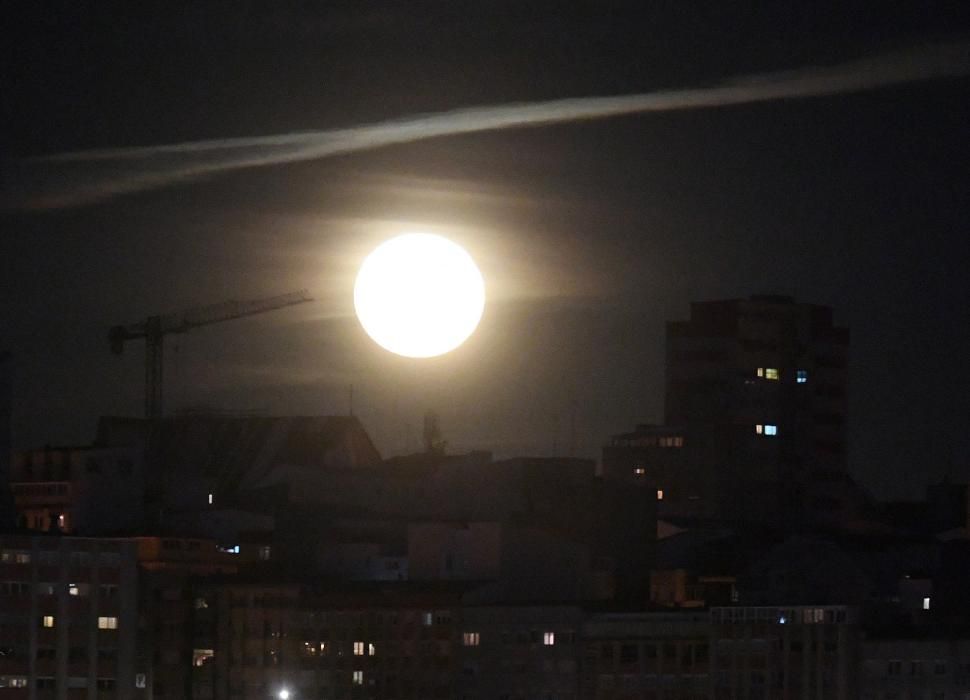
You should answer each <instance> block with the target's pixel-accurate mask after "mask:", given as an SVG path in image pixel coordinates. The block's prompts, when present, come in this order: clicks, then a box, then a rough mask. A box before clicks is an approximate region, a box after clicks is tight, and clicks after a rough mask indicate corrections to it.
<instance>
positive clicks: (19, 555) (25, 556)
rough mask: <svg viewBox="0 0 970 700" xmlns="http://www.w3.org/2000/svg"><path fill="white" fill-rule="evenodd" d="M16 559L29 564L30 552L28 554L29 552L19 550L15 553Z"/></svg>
mask: <svg viewBox="0 0 970 700" xmlns="http://www.w3.org/2000/svg"><path fill="white" fill-rule="evenodd" d="M14 561H15V562H17V563H18V564H29V563H30V554H28V553H27V552H17V553H16V554H15V555H14Z"/></svg>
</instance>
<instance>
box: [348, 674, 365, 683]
mask: <svg viewBox="0 0 970 700" xmlns="http://www.w3.org/2000/svg"><path fill="white" fill-rule="evenodd" d="M345 678H346V676H345ZM353 682H354V685H364V672H363V671H354V679H353Z"/></svg>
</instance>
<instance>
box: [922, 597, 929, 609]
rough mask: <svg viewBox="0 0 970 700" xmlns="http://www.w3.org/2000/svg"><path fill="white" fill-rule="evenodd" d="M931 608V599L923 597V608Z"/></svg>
mask: <svg viewBox="0 0 970 700" xmlns="http://www.w3.org/2000/svg"><path fill="white" fill-rule="evenodd" d="M929 609H930V599H929V598H923V610H929Z"/></svg>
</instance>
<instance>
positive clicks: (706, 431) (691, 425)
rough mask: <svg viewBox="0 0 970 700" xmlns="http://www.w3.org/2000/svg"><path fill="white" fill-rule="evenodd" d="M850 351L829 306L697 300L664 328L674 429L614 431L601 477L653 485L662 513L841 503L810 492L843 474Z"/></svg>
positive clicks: (768, 510) (722, 513) (742, 515)
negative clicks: (825, 478)
mask: <svg viewBox="0 0 970 700" xmlns="http://www.w3.org/2000/svg"><path fill="white" fill-rule="evenodd" d="M848 346H849V332H848V330H847V329H846V328H842V327H839V326H837V325H835V323H834V321H833V312H832V309H831V308H829V307H825V306H817V305H814V304H801V303H796V302H795V301H794V299H792V298H790V297H783V296H766V295H759V296H752V297H751V298H750V299H732V300H725V301H711V302H699V303H693V304H691V314H690V318H689V319H688V320H686V321H672V322H669V323H668V324H667V341H666V376H665V389H666V396H665V414H666V415H665V419H666V426H663V427H659V426H638V429H637V430H636V431H635V432H634V433H630V434H625V435H618V436H616V437H614V439H613V441H612V442H611V444H610V445H609V446H607V448H606V449H604V459H603V462H604V474H605V475H606V476H608V477H613V478H622V479H624V480H631V479H632V480H639V481H640V482H641V483H644V484H646V485H649V487H650V488H651V489H656V490H657V499H658V501H659V502H661V503H660V508H659V512H660V515H661V517H662V516H663V515H665V514H683V515H693V516H707V517H715V518H717V517H722V518H723V517H727V518H731V519H747V520H759V521H764V520H769V521H770V520H774V519H777V518H783V519H791V518H797V517H798V516H800V515H805V513H806V510H811V509H813V508H814V509H822V510H824V509H825V508H834V507H837V506H838V504H832V503H829V502H828V500H832V499H827V500H826V499H814V500H816V501H818V502H817V503H816V502H814V501H813V499H811V498H810V497H809V495H808V494H809V493H810V491H811V488H810V484H811V482H812V481H813V480H814V479H816V478H817V477H818V476H819V475H831V474H833V473H842V472H844V470H845V449H846V420H845V419H846V365H847V355H848ZM671 426H674V427H671Z"/></svg>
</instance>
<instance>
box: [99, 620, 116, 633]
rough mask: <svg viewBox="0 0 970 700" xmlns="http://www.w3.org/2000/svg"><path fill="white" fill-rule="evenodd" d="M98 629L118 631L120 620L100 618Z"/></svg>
mask: <svg viewBox="0 0 970 700" xmlns="http://www.w3.org/2000/svg"><path fill="white" fill-rule="evenodd" d="M98 629H99V630H116V629H118V618H117V617H99V618H98Z"/></svg>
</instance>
